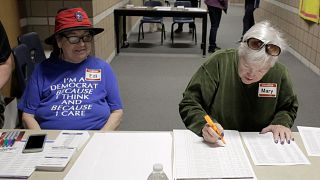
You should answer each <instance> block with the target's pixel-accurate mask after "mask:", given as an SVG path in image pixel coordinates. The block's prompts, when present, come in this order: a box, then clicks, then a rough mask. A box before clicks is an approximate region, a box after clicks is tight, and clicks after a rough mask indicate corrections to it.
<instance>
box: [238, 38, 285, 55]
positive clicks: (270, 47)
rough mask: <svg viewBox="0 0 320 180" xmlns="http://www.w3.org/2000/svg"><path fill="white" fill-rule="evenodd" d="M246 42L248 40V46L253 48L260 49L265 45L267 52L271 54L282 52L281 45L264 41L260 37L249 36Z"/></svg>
mask: <svg viewBox="0 0 320 180" xmlns="http://www.w3.org/2000/svg"><path fill="white" fill-rule="evenodd" d="M244 42H246V43H247V45H248V47H249V48H251V49H253V50H260V49H262V48H263V47H264V46H265V49H266V53H267V54H269V55H271V56H279V54H280V53H281V48H280V47H279V46H277V45H274V44H269V43H264V42H263V41H261V40H260V39H256V38H249V39H247V40H245V41H244Z"/></svg>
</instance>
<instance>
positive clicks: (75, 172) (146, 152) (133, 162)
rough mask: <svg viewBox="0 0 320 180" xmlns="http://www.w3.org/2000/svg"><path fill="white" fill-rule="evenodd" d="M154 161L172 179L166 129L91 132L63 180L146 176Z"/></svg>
mask: <svg viewBox="0 0 320 180" xmlns="http://www.w3.org/2000/svg"><path fill="white" fill-rule="evenodd" d="M155 163H161V164H162V165H163V169H164V172H165V173H166V174H167V176H168V177H169V179H170V180H172V135H171V133H170V132H141V133H140V132H133V133H125V132H123V133H122V132H117V133H95V134H94V135H93V137H92V138H91V139H90V140H89V142H88V144H87V145H86V147H85V148H84V150H83V151H82V153H81V155H80V156H79V158H78V159H77V161H76V162H75V164H74V165H73V167H72V168H71V170H70V171H69V173H68V174H67V176H66V177H65V178H64V180H74V179H76V180H92V179H147V178H148V176H149V174H150V173H151V172H152V168H153V164H155Z"/></svg>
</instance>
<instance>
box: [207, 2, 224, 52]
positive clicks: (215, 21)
mask: <svg viewBox="0 0 320 180" xmlns="http://www.w3.org/2000/svg"><path fill="white" fill-rule="evenodd" d="M208 10H209V17H210V22H211V28H210V35H209V48H208V52H209V53H213V52H215V51H216V50H218V49H220V48H219V47H218V46H217V44H216V39H217V32H218V28H219V25H220V20H221V15H222V9H220V8H217V7H213V6H208Z"/></svg>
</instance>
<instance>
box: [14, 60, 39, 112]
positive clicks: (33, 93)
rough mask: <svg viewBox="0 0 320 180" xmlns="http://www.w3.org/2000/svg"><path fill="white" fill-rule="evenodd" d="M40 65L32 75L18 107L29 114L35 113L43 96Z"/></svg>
mask: <svg viewBox="0 0 320 180" xmlns="http://www.w3.org/2000/svg"><path fill="white" fill-rule="evenodd" d="M39 66H40V65H39ZM39 66H38V67H37V68H36V69H35V70H34V72H33V73H32V75H31V76H30V79H29V81H28V84H27V87H26V89H25V90H24V92H23V95H22V97H21V100H20V102H19V103H18V109H20V110H21V111H23V112H26V113H29V114H35V112H36V110H37V109H38V106H39V104H40V99H41V97H42V95H41V94H42V93H41V92H42V91H41V90H42V84H41V82H42V74H41V69H40V67H39Z"/></svg>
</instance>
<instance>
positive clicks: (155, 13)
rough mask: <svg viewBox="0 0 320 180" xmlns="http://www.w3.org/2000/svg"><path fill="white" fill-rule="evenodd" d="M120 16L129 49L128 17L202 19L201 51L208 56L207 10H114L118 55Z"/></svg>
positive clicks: (124, 39)
mask: <svg viewBox="0 0 320 180" xmlns="http://www.w3.org/2000/svg"><path fill="white" fill-rule="evenodd" d="M120 16H122V17H123V21H122V28H123V31H122V32H123V35H122V36H123V38H122V40H123V45H124V47H127V46H128V45H129V44H128V41H127V30H126V29H127V28H126V26H127V25H126V17H127V16H149V17H192V18H202V42H201V46H200V47H201V49H202V50H203V56H205V55H206V40H207V10H205V11H203V10H202V11H200V10H199V11H194V10H192V11H190V10H189V11H188V10H179V9H177V8H171V9H170V10H155V9H153V8H135V7H133V8H118V9H115V10H114V29H115V33H116V46H117V53H119V52H120V42H119V38H120V32H119V29H120V28H119V20H120Z"/></svg>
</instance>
